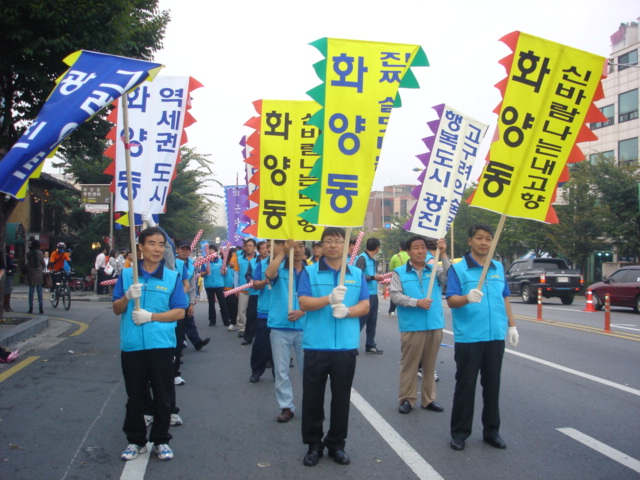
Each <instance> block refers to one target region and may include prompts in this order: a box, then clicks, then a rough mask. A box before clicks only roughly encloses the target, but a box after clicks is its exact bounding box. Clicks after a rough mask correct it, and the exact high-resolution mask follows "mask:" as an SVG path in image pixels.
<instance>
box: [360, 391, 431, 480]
mask: <svg viewBox="0 0 640 480" xmlns="http://www.w3.org/2000/svg"><path fill="white" fill-rule="evenodd" d="M351 403H353V406H354V407H356V408H357V409H358V410H359V411H360V413H362V415H363V416H364V418H365V419H366V420H367V421H368V422H369V423H370V424H371V426H372V427H373V428H375V429H376V431H377V432H378V433H379V434H380V436H381V437H382V439H383V440H384V441H386V442H387V443H388V444H389V446H390V447H391V448H392V449H393V450H394V451H395V452H396V453H397V454H398V456H399V457H400V458H401V459H402V460H403V461H404V463H406V464H407V466H408V467H409V468H410V469H411V470H413V473H415V474H416V476H417V477H418V478H419V479H420V480H443V478H442V476H440V474H439V473H438V472H436V471H435V470H434V468H433V467H432V466H431V465H430V464H429V463H427V461H426V460H425V459H424V458H422V457H421V456H420V454H419V453H418V452H416V451H415V450H414V449H413V447H412V446H411V445H409V443H407V441H406V440H405V439H404V438H402V436H401V435H400V434H399V433H398V432H397V431H396V430H395V429H394V428H393V427H392V426H391V425H389V423H388V422H387V421H386V420H385V419H384V418H382V416H381V415H380V414H379V413H378V412H377V411H376V410H375V409H374V408H373V407H372V406H371V405H370V404H369V403H368V402H367V401H366V400H365V399H364V398H363V397H362V395H360V394H359V393H358V392H357V391H355V390H354V389H353V388H352V389H351Z"/></svg>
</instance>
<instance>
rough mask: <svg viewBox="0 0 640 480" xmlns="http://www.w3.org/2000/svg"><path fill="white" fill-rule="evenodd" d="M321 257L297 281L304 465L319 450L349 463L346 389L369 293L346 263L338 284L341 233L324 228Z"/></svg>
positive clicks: (312, 461) (311, 463) (360, 275)
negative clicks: (327, 397)
mask: <svg viewBox="0 0 640 480" xmlns="http://www.w3.org/2000/svg"><path fill="white" fill-rule="evenodd" d="M321 240H322V253H323V256H322V257H321V258H320V260H319V261H318V262H317V263H314V264H313V265H309V266H307V267H306V268H305V269H304V270H303V271H302V274H301V275H300V280H299V282H298V300H299V302H300V309H301V310H302V311H304V312H306V315H305V316H306V321H305V325H304V333H303V337H302V348H303V349H304V372H303V379H302V441H303V442H304V443H305V444H307V445H308V446H309V450H308V452H307V454H306V455H305V456H304V462H303V463H304V465H306V466H308V467H312V466H314V465H317V464H318V460H319V459H320V458H321V457H322V455H323V450H324V447H325V446H326V447H327V448H328V450H329V456H330V457H333V459H334V461H335V462H336V463H339V464H341V465H348V464H349V463H351V460H350V458H349V456H348V455H347V453H346V452H345V451H344V446H345V441H346V439H347V431H348V425H349V404H350V401H351V385H352V383H353V376H354V374H355V370H356V351H357V349H358V345H359V343H360V320H359V317H361V316H363V315H365V314H366V313H367V312H368V311H369V289H368V287H367V283H366V281H365V279H364V274H363V273H362V270H360V269H359V268H357V267H354V266H353V265H348V266H347V268H346V274H345V279H344V286H343V285H340V284H339V283H340V282H339V278H340V268H341V266H342V263H343V250H344V242H345V230H344V229H343V228H338V227H327V228H326V229H325V230H324V232H323V233H322V239H321ZM329 376H331V396H332V398H331V419H330V426H329V431H328V432H327V434H326V435H325V436H324V438H323V433H324V432H323V429H322V422H323V420H324V392H325V387H326V384H327V378H328V377H329Z"/></svg>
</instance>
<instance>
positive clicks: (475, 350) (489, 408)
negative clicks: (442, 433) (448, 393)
mask: <svg viewBox="0 0 640 480" xmlns="http://www.w3.org/2000/svg"><path fill="white" fill-rule="evenodd" d="M503 356H504V340H493V341H489V342H475V343H456V344H455V356H454V358H455V361H456V388H455V392H454V394H453V408H452V409H451V438H454V439H456V440H466V439H467V438H468V437H469V435H471V427H472V425H473V406H474V400H475V395H476V383H477V380H478V373H480V385H481V386H482V400H483V409H482V426H483V432H482V434H483V436H484V438H495V437H496V436H498V434H499V431H500V401H499V400H500V373H501V371H502V358H503Z"/></svg>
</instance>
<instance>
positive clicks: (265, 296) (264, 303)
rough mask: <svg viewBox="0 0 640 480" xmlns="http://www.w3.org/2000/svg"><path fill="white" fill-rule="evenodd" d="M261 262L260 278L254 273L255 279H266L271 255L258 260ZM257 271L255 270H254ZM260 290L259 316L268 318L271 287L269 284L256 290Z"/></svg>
mask: <svg viewBox="0 0 640 480" xmlns="http://www.w3.org/2000/svg"><path fill="white" fill-rule="evenodd" d="M258 263H259V264H260V278H256V276H255V275H254V277H253V279H254V280H264V272H266V271H267V268H268V267H269V257H267V258H264V259H262V260H260V262H258ZM256 268H257V266H256ZM254 272H255V270H254ZM256 291H257V292H258V295H259V297H258V318H267V316H268V315H269V304H270V303H271V294H272V293H271V289H270V288H269V286H268V285H265V287H264V288H263V289H262V290H256Z"/></svg>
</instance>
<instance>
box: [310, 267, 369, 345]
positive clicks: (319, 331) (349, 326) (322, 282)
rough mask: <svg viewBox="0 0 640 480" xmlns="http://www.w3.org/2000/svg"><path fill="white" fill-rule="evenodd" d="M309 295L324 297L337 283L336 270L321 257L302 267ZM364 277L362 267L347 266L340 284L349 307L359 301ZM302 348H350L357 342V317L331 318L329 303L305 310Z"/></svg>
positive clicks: (358, 324)
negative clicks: (307, 280)
mask: <svg viewBox="0 0 640 480" xmlns="http://www.w3.org/2000/svg"><path fill="white" fill-rule="evenodd" d="M306 269H307V273H308V274H309V281H310V284H311V294H312V296H313V297H324V296H326V295H329V294H330V293H331V291H332V290H333V289H334V288H335V287H337V286H338V282H339V280H340V278H339V277H340V272H339V271H335V270H332V269H331V268H329V267H328V265H327V264H326V262H325V261H324V259H320V261H319V262H317V263H314V264H313V265H309V266H308V267H306ZM363 281H364V277H363V275H362V270H360V269H359V268H357V267H354V266H353V265H349V266H347V273H346V275H345V280H344V285H345V287H347V293H346V296H345V299H344V304H345V305H346V306H347V307H352V306H354V305H356V304H357V303H358V302H359V301H360V290H361V287H362V282H363ZM305 317H307V318H306V321H305V324H304V334H303V335H302V348H303V349H305V350H353V349H355V348H358V345H359V344H360V320H359V319H358V318H357V317H356V318H335V317H334V316H333V310H332V309H331V305H327V306H326V307H323V308H321V309H319V310H313V311H310V312H306V314H305Z"/></svg>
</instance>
